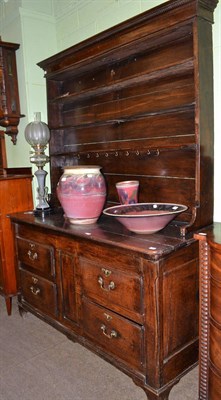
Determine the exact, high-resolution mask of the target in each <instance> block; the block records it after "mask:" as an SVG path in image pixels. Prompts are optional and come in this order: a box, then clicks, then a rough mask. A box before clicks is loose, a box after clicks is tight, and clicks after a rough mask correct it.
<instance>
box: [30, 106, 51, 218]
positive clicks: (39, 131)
mask: <svg viewBox="0 0 221 400" xmlns="http://www.w3.org/2000/svg"><path fill="white" fill-rule="evenodd" d="M25 139H26V141H27V142H28V143H29V144H30V145H31V147H32V148H33V149H34V151H31V152H30V154H31V156H30V161H31V163H33V164H35V165H36V166H37V168H38V169H37V171H36V172H35V174H34V175H35V176H36V178H37V182H38V188H37V200H38V204H37V206H36V210H37V211H46V210H49V209H50V206H49V204H48V188H47V187H46V186H45V179H46V175H47V172H46V171H45V170H44V169H43V168H44V166H45V164H46V163H47V162H48V161H49V157H48V156H47V155H46V154H45V149H46V147H47V144H48V142H49V140H50V131H49V129H48V126H47V124H46V123H45V122H42V121H41V113H40V112H36V113H34V121H33V122H30V123H29V124H28V125H27V126H26V128H25Z"/></svg>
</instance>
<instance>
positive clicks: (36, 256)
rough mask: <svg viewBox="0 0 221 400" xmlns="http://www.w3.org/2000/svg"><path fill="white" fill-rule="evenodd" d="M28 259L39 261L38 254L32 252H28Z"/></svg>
mask: <svg viewBox="0 0 221 400" xmlns="http://www.w3.org/2000/svg"><path fill="white" fill-rule="evenodd" d="M28 257H29V259H30V260H32V261H33V260H37V259H38V253H36V252H35V253H33V252H32V251H31V250H28Z"/></svg>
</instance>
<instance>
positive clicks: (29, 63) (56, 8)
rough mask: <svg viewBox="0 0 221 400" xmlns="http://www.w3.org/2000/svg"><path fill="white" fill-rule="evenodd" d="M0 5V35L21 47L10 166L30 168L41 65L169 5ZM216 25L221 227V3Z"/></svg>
mask: <svg viewBox="0 0 221 400" xmlns="http://www.w3.org/2000/svg"><path fill="white" fill-rule="evenodd" d="M5 1H6V2H4V0H0V35H2V39H3V40H5V41H12V42H16V43H20V44H21V48H20V50H19V51H18V52H17V53H18V54H17V61H18V75H19V91H20V99H21V111H22V113H24V114H25V115H26V118H24V119H23V120H22V121H21V123H20V126H19V128H20V133H19V137H18V144H17V145H16V146H13V145H12V144H11V142H10V139H7V157H8V163H9V166H22V165H27V166H28V165H30V164H29V150H30V149H29V147H28V145H27V143H26V142H25V140H24V128H25V125H26V124H27V123H28V122H30V121H31V120H33V113H34V112H35V111H40V112H41V113H42V119H43V120H44V121H46V118H47V116H46V95H45V81H44V78H43V71H41V70H40V68H39V67H37V66H36V63H37V62H38V61H41V60H43V59H44V58H47V57H49V56H50V55H52V54H55V53H56V52H57V51H60V50H63V49H65V48H67V47H70V46H72V45H73V44H75V43H78V42H80V41H82V40H84V39H86V38H88V37H90V36H92V35H94V34H97V33H99V32H101V31H103V30H105V29H107V28H110V27H111V26H113V25H116V24H117V23H120V22H121V21H123V20H126V19H128V18H130V17H132V16H134V15H136V14H139V13H141V12H143V11H145V10H147V9H149V8H152V7H154V6H157V5H159V4H161V3H163V2H165V0H5ZM214 18H215V24H214V31H213V36H214V106H215V114H214V118H215V202H214V220H215V221H220V222H221V207H220V204H221V157H220V153H221V112H220V110H221V68H220V65H221V4H220V3H219V5H218V6H217V8H216V10H215V15H214Z"/></svg>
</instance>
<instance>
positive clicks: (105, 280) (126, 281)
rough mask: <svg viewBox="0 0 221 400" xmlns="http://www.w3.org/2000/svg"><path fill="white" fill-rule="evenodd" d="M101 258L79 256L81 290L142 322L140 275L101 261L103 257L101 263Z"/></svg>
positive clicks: (105, 304) (97, 300) (88, 295)
mask: <svg viewBox="0 0 221 400" xmlns="http://www.w3.org/2000/svg"><path fill="white" fill-rule="evenodd" d="M99 261H100V259H99ZM99 261H97V262H95V261H93V260H89V259H87V258H85V257H80V258H79V265H80V271H81V279H82V291H83V293H84V294H85V296H87V297H90V298H91V299H93V300H95V301H96V302H98V303H99V304H102V305H104V306H107V307H108V308H112V309H113V310H115V311H119V310H120V313H123V314H124V315H125V316H130V317H131V318H132V319H135V320H137V319H138V322H140V318H139V314H142V278H141V276H140V275H138V274H136V273H135V272H134V271H132V272H126V271H125V272H124V271H122V270H118V269H115V268H112V267H110V266H109V265H107V264H104V263H102V260H101V263H100V262H99ZM113 264H114V260H113ZM131 313H132V314H133V316H131ZM136 315H138V318H136Z"/></svg>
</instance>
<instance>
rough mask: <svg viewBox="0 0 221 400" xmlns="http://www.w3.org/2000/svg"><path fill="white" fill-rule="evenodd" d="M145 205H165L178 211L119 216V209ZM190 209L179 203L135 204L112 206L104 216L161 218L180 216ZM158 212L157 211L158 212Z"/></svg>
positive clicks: (105, 211) (104, 211) (105, 210)
mask: <svg viewBox="0 0 221 400" xmlns="http://www.w3.org/2000/svg"><path fill="white" fill-rule="evenodd" d="M145 205H153V206H154V205H155V206H158V205H159V206H160V205H165V206H171V207H177V209H176V210H164V211H162V210H159V211H160V212H159V213H157V212H155V213H154V214H151V213H150V212H151V211H153V210H147V213H146V214H136V213H134V214H131V213H130V214H119V213H117V211H118V210H119V209H125V208H130V209H133V208H135V207H137V206H138V207H139V206H145ZM114 209H115V210H116V212H115V213H114V212H111V210H114ZM187 209H188V207H187V206H185V205H184V204H177V203H160V202H151V203H150V202H149V203H134V204H119V205H116V206H111V207H107V208H105V209H104V210H103V214H105V215H107V216H109V217H117V218H144V217H157V216H158V217H159V216H163V215H171V214H179V213H182V212H184V211H186V210H187ZM148 211H149V213H148ZM156 211H157V210H156Z"/></svg>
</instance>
